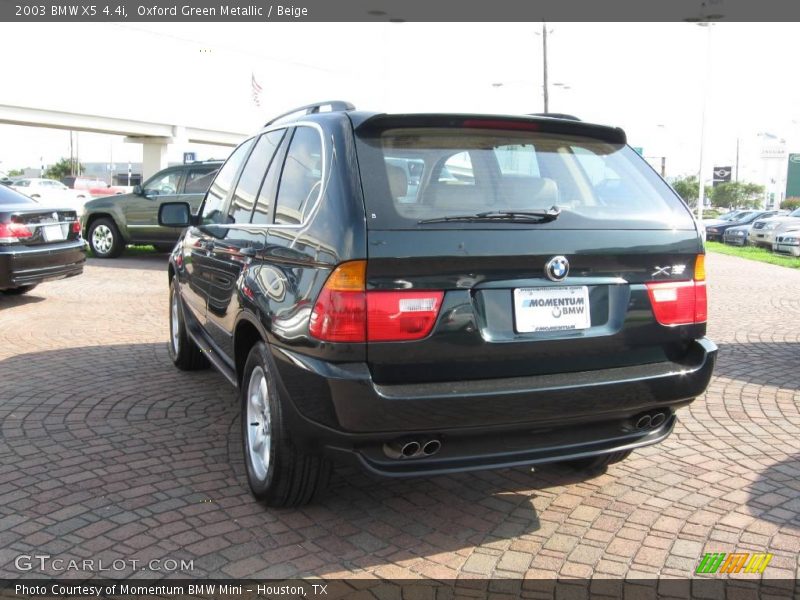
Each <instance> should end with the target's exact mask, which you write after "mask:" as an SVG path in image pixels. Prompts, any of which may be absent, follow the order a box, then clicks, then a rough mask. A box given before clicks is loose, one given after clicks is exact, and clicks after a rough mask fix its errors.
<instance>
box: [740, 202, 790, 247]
mask: <svg viewBox="0 0 800 600" xmlns="http://www.w3.org/2000/svg"><path fill="white" fill-rule="evenodd" d="M793 222H797V223H800V208H796V209H795V210H793V211H792V212H790V213H789V214H783V215H775V216H774V217H769V218H768V219H759V220H757V221H756V222H755V223H753V229H752V231H750V236H749V239H750V243H751V244H753V245H754V246H759V247H760V248H768V249H772V244H773V242H774V241H775V233H776V231H777V230H778V228H779V227H780V226H781V225H783V224H785V223H793Z"/></svg>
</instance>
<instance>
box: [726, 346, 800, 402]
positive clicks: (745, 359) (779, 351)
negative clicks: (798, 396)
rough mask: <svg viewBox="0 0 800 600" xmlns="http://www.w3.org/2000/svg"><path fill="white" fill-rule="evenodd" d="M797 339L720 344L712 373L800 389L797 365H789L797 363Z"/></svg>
mask: <svg viewBox="0 0 800 600" xmlns="http://www.w3.org/2000/svg"><path fill="white" fill-rule="evenodd" d="M798 356H800V343H793V342H777V343H774V344H772V343H765V342H755V343H742V344H720V345H719V355H718V357H717V364H716V366H715V368H714V376H715V377H720V376H721V377H727V378H729V379H735V380H738V381H742V382H744V383H752V384H756V385H770V386H774V387H779V388H783V389H790V390H797V389H800V369H792V368H788V365H794V364H796V363H797V357H798Z"/></svg>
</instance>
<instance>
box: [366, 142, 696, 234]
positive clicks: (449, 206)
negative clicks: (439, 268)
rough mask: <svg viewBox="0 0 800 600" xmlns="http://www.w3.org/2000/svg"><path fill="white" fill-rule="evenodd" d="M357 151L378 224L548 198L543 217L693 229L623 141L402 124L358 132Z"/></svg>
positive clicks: (370, 213)
mask: <svg viewBox="0 0 800 600" xmlns="http://www.w3.org/2000/svg"><path fill="white" fill-rule="evenodd" d="M357 134H358V132H357ZM358 157H359V165H360V171H361V178H362V182H363V185H364V194H365V202H366V209H367V222H368V224H369V226H370V227H372V228H376V229H409V228H414V229H416V228H420V227H425V226H426V225H425V224H420V223H419V221H422V220H426V219H437V218H442V217H447V216H462V215H471V214H475V213H479V212H483V211H514V210H518V211H524V210H537V209H548V208H550V207H553V206H558V207H559V208H560V209H561V210H562V213H561V216H560V217H559V218H558V219H557V220H556V221H553V222H550V223H546V224H542V226H546V227H548V228H551V227H554V228H587V229H588V228H591V229H597V228H600V229H663V228H665V227H670V228H675V229H694V222H693V220H692V218H691V215H690V214H689V211H688V209H687V208H686V207H685V206H684V205H683V203H682V202H681V200H680V199H679V198H678V197H677V196H676V195H675V194H674V193H673V192H672V190H671V189H670V188H669V186H668V185H667V184H666V183H664V182H663V181H662V180H661V179H660V178H659V177H658V175H656V174H655V172H653V170H652V169H651V168H650V166H649V165H647V163H646V162H645V161H644V160H643V159H642V158H641V157H640V156H639V155H638V154H636V152H634V151H633V150H632V149H631V148H630V147H628V146H626V145H625V144H621V143H612V142H608V141H603V140H600V139H596V138H593V137H585V136H581V135H572V134H564V133H545V132H540V131H529V130H524V131H517V130H512V129H508V130H506V129H502V130H500V129H498V130H495V129H477V128H453V127H441V128H437V127H417V128H414V127H409V128H392V129H386V130H383V131H378V132H375V131H374V129H373V130H371V131H370V133H367V134H359V135H358ZM446 226H456V227H464V226H472V227H477V226H486V223H485V222H482V223H475V224H472V223H466V224H465V223H464V222H459V223H458V224H449V223H448V224H446ZM499 226H508V223H506V222H504V223H501V224H499Z"/></svg>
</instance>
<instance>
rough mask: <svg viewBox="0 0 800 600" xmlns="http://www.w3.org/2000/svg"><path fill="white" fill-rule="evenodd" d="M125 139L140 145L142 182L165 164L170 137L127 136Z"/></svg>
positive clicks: (171, 140)
mask: <svg viewBox="0 0 800 600" xmlns="http://www.w3.org/2000/svg"><path fill="white" fill-rule="evenodd" d="M125 141H126V142H128V143H131V144H141V145H142V182H144V181H145V180H146V179H147V178H148V177H152V176H153V175H155V174H156V173H158V172H159V171H160V170H161V169H163V168H165V167H166V166H167V146H169V145H170V144H171V143H172V142H173V139H172V138H171V137H155V136H153V137H150V136H148V137H138V136H137V137H133V136H128V137H126V138H125Z"/></svg>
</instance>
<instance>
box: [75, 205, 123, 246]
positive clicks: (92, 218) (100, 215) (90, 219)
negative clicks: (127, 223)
mask: <svg viewBox="0 0 800 600" xmlns="http://www.w3.org/2000/svg"><path fill="white" fill-rule="evenodd" d="M98 219H111V221H113V223H114V225H116V226H117V231H119V234H120V235H121V236H122V240H123V241H124V242H125V243H126V244H127V243H128V241H129V240H128V230H127V228H126V227H123V226H122V225H120V224H119V220H118V219H117V218H116V217H115V216H114V214H113V213H111V212H96V213H92V214H90V215H89V216H88V217H86V230H85V231H84V232H83V237H84V238H85V239H89V230H90V229H91V228H92V223H94V222H95V221H97V220H98Z"/></svg>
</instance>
